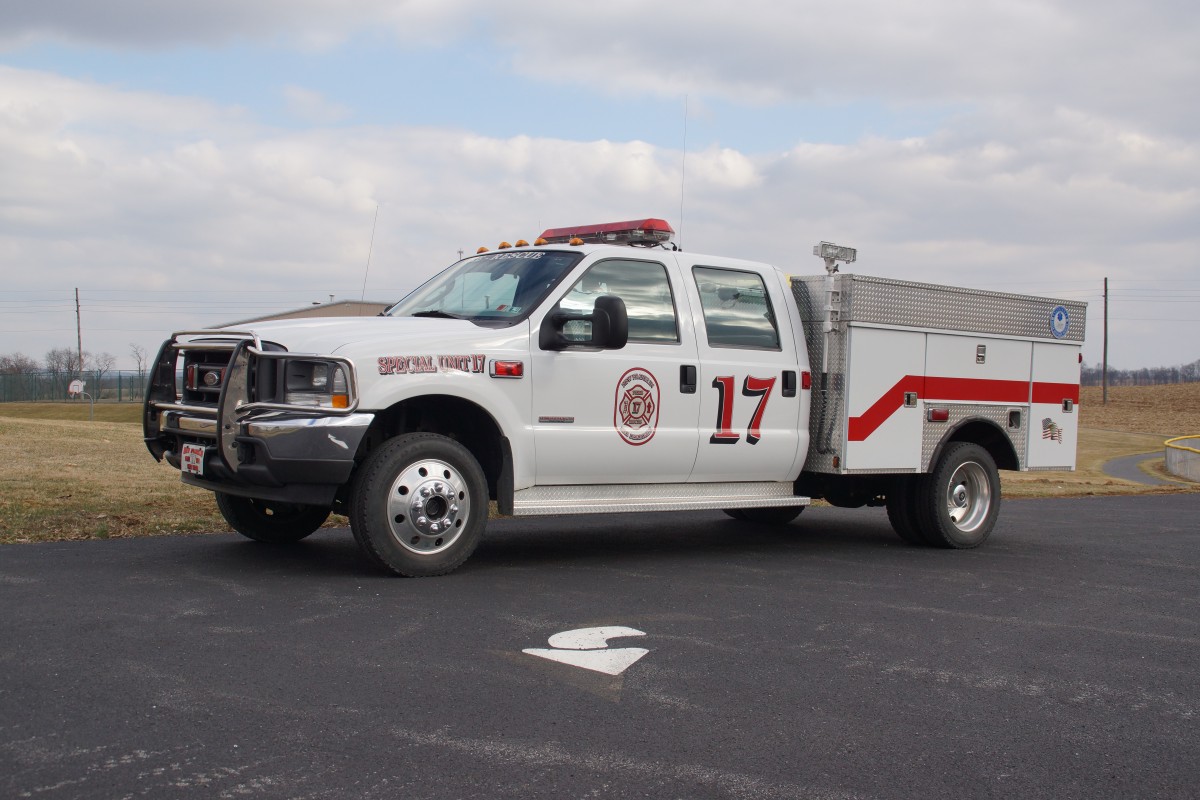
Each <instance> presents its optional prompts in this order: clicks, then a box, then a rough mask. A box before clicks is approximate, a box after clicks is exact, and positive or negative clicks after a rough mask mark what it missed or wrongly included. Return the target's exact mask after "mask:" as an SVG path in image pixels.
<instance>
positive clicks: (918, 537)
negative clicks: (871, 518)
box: [887, 477, 928, 546]
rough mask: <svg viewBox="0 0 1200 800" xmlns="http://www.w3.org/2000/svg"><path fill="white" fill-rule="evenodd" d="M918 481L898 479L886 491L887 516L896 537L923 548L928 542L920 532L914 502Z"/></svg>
mask: <svg viewBox="0 0 1200 800" xmlns="http://www.w3.org/2000/svg"><path fill="white" fill-rule="evenodd" d="M920 480H921V478H920V477H915V478H900V479H899V480H897V481H896V482H895V483H894V484H893V485H892V486H891V487H890V488H889V489H888V494H887V516H888V522H890V523H892V530H894V531H895V532H896V535H897V536H899V537H900V538H901V539H903V540H904V541H906V542H908V543H909V544H912V545H921V546H923V545H926V544H928V542H927V541H926V540H925V534H924V533H922V531H921V521H920V519H918V517H917V508H916V502H915V501H916V492H917V490H918V487H919V485H920Z"/></svg>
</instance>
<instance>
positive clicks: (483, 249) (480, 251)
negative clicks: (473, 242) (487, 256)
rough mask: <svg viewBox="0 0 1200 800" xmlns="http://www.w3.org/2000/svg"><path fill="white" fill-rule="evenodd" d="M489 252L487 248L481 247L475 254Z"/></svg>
mask: <svg viewBox="0 0 1200 800" xmlns="http://www.w3.org/2000/svg"><path fill="white" fill-rule="evenodd" d="M487 251H488V249H487V248H486V247H480V248H479V249H478V250H476V251H475V253H476V254H479V253H486V252H487Z"/></svg>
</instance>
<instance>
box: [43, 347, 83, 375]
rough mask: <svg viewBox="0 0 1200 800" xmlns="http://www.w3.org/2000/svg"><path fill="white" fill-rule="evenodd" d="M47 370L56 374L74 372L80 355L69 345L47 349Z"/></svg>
mask: <svg viewBox="0 0 1200 800" xmlns="http://www.w3.org/2000/svg"><path fill="white" fill-rule="evenodd" d="M44 363H45V365H46V371H47V372H53V373H54V374H56V375H71V374H74V372H75V371H76V369H77V367H78V365H79V355H78V353H76V352H75V351H74V350H72V349H71V348H69V347H55V348H52V349H50V350H47V351H46V359H45V362H44Z"/></svg>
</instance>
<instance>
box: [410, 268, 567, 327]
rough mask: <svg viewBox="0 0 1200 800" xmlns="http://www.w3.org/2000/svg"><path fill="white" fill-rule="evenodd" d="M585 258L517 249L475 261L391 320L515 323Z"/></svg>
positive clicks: (444, 276) (424, 289) (451, 271)
mask: <svg viewBox="0 0 1200 800" xmlns="http://www.w3.org/2000/svg"><path fill="white" fill-rule="evenodd" d="M581 258H583V254H582V253H579V252H569V251H561V250H514V251H506V252H501V253H483V254H481V255H477V256H471V257H470V258H467V259H464V260H462V261H460V262H458V263H457V264H454V265H453V266H451V267H449V268H447V269H446V270H444V271H443V272H441V273H440V274H438V275H436V276H435V277H434V278H433V279H432V280H430V281H429V282H428V283H426V284H425V285H424V286H421V287H420V288H418V289H417V290H416V291H414V292H413V293H412V294H410V295H408V296H407V297H405V298H404V299H403V300H401V301H400V302H399V303H397V304H396V305H394V306H392V308H390V309H388V311H387V315H388V316H389V317H452V318H455V319H469V320H472V321H474V322H497V323H501V324H514V323H516V322H518V321H520V320H522V319H524V318H525V317H526V316H528V315H529V313H530V312H531V311H533V309H535V308H536V307H537V306H538V304H539V303H541V302H542V300H543V298H545V296H546V294H547V293H548V292H549V291H550V290H551V289H552V288H554V286H555V284H557V283H558V282H559V281H560V280H562V279H563V277H564V276H565V275H566V274H567V273H568V272H570V271H571V268H572V267H574V266H575V265H576V264H578V263H579V260H580V259H581Z"/></svg>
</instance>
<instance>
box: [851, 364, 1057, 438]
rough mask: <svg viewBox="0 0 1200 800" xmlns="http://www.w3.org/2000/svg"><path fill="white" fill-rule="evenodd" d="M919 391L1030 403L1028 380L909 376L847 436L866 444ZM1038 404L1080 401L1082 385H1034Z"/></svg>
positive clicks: (932, 396)
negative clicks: (1080, 386) (907, 399)
mask: <svg viewBox="0 0 1200 800" xmlns="http://www.w3.org/2000/svg"><path fill="white" fill-rule="evenodd" d="M907 392H916V393H917V397H919V398H921V399H923V400H957V401H959V402H974V403H1014V404H1016V403H1021V404H1025V403H1028V402H1030V384H1029V382H1028V381H995V380H983V379H979V378H936V377H928V378H926V377H922V376H920V375H905V376H904V377H903V378H901V379H900V380H898V381H896V385H895V386H893V387H892V388H891V389H888V390H887V391H886V392H884V393H883V396H882V397H880V398H879V399H878V400H876V401H875V402H874V403H873V404H872V405H871V407H870V408H868V409H867V410H866V411H864V412H863V414H862V416H859V417H850V419H849V421H848V424H847V426H846V434H847V436H848V438H849V439H850V441H852V442H861V441H865V440H866V438H867V437H868V436H870V435H871V434H872V433H874V432H875V431H876V430H878V429H879V426H881V425H883V423H885V422H887V421H888V420H889V419H890V418H891V416H892V415H893V414H895V413H896V412H897V411H899V410H900V409H901V407H903V406H904V395H905V393H907ZM1032 395H1033V397H1032V399H1033V402H1034V403H1053V404H1055V405H1058V404H1059V403H1061V402H1062V401H1063V400H1070V401H1072V402H1074V403H1078V402H1079V384H1075V383H1034V384H1033V389H1032Z"/></svg>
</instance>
